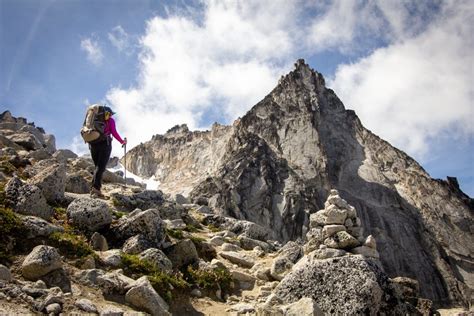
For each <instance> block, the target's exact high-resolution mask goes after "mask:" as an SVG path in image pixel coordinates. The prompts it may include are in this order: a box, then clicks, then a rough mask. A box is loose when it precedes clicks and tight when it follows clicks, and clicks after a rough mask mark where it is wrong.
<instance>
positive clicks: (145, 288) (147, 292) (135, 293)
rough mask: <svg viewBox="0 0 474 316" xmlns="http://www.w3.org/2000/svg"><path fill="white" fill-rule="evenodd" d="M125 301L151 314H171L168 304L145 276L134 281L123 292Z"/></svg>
mask: <svg viewBox="0 0 474 316" xmlns="http://www.w3.org/2000/svg"><path fill="white" fill-rule="evenodd" d="M125 301H127V302H128V303H130V304H131V305H133V306H134V307H136V308H138V309H139V310H144V311H146V312H148V313H150V314H152V315H171V314H170V313H168V309H169V306H168V304H167V303H166V302H165V301H164V300H163V299H162V298H161V296H160V295H158V293H156V291H155V289H154V288H153V287H152V286H151V284H150V281H148V278H147V277H146V276H144V277H141V278H140V279H138V280H137V281H135V282H134V283H133V284H132V286H131V288H130V290H128V292H127V293H126V294H125Z"/></svg>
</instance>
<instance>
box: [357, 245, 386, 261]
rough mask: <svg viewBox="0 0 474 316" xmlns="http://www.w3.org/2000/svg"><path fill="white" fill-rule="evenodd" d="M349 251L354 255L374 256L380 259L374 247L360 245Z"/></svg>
mask: <svg viewBox="0 0 474 316" xmlns="http://www.w3.org/2000/svg"><path fill="white" fill-rule="evenodd" d="M350 251H351V253H353V254H356V255H363V256H364V257H367V258H374V259H380V255H379V253H378V251H377V250H376V249H374V248H371V247H367V246H360V247H355V248H353V249H351V250H350Z"/></svg>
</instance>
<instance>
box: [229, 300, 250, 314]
mask: <svg viewBox="0 0 474 316" xmlns="http://www.w3.org/2000/svg"><path fill="white" fill-rule="evenodd" d="M230 310H231V311H234V312H236V313H237V315H248V314H250V313H254V312H255V307H254V306H253V305H250V304H248V303H238V304H235V305H233V306H232V307H231V308H230Z"/></svg>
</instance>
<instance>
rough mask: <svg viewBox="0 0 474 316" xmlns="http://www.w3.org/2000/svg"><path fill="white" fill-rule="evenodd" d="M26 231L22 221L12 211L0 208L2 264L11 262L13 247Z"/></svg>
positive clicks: (0, 252) (0, 254)
mask: <svg viewBox="0 0 474 316" xmlns="http://www.w3.org/2000/svg"><path fill="white" fill-rule="evenodd" d="M23 231H24V228H23V224H22V222H21V219H20V218H19V217H18V215H16V214H15V213H14V212H13V211H12V210H11V209H8V208H5V207H4V206H0V262H9V261H11V257H12V252H11V251H12V249H11V246H15V241H16V239H18V238H20V237H21V234H22V232H23Z"/></svg>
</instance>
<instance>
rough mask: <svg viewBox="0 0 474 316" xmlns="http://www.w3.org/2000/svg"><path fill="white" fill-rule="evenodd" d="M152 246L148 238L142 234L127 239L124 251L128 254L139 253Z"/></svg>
mask: <svg viewBox="0 0 474 316" xmlns="http://www.w3.org/2000/svg"><path fill="white" fill-rule="evenodd" d="M150 247H151V244H150V243H149V242H148V240H147V239H146V238H145V237H144V236H143V235H141V234H139V235H135V236H133V237H130V238H129V239H127V240H126V241H125V243H124V244H123V247H122V251H123V252H124V253H127V254H133V255H135V254H138V253H140V252H142V251H144V250H146V249H148V248H150Z"/></svg>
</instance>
